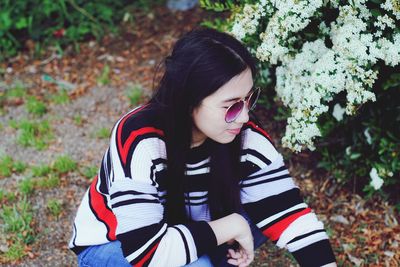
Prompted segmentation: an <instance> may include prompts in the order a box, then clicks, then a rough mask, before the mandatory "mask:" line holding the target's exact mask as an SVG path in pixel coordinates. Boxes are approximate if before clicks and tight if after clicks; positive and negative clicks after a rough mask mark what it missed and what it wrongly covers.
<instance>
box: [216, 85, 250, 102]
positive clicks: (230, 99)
mask: <svg viewBox="0 0 400 267" xmlns="http://www.w3.org/2000/svg"><path fill="white" fill-rule="evenodd" d="M251 92H253V87H251V88H250V91H249V92H248V93H247V95H246V96H249V95H250V94H251ZM239 99H241V97H234V98H229V99H226V100H224V101H222V103H228V102H232V101H234V100H239Z"/></svg>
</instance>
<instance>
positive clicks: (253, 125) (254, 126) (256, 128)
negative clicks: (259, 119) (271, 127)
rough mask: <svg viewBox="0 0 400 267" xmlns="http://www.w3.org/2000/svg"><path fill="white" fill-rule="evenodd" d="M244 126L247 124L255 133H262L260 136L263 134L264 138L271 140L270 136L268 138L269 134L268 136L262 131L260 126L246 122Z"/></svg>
mask: <svg viewBox="0 0 400 267" xmlns="http://www.w3.org/2000/svg"><path fill="white" fill-rule="evenodd" d="M246 124H247V125H250V126H251V127H252V128H253V129H254V130H256V131H258V132H260V133H262V134H263V135H264V136H265V137H267V138H268V139H269V140H272V138H271V136H269V134H268V133H267V132H266V131H264V129H262V128H261V127H260V126H258V125H257V124H255V123H254V122H252V121H248V122H247V123H246Z"/></svg>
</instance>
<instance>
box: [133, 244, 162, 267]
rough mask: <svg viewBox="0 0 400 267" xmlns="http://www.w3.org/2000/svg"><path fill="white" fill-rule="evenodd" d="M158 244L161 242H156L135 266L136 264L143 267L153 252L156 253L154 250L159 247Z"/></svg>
mask: <svg viewBox="0 0 400 267" xmlns="http://www.w3.org/2000/svg"><path fill="white" fill-rule="evenodd" d="M158 244H160V243H157V244H155V245H154V247H152V248H151V250H150V251H149V252H148V253H147V254H146V255H145V256H144V257H143V258H142V259H141V260H140V261H139V262H138V263H136V264H135V267H136V266H137V267H142V266H143V264H145V263H146V262H147V261H148V260H149V259H150V257H151V256H152V254H154V251H155V250H156V249H157V247H158ZM132 266H133V265H132Z"/></svg>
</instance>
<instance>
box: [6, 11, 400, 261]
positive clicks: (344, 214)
mask: <svg viewBox="0 0 400 267" xmlns="http://www.w3.org/2000/svg"><path fill="white" fill-rule="evenodd" d="M204 16H206V14H205V13H204V11H201V10H200V9H196V10H193V11H189V12H185V13H175V14H173V13H170V12H168V11H167V10H165V9H163V8H158V9H156V10H155V11H154V13H153V14H152V15H149V14H142V15H141V16H139V17H138V22H139V24H138V25H140V27H137V28H136V29H132V30H131V31H129V32H126V33H125V34H124V35H122V36H121V37H114V38H111V37H110V38H106V39H105V40H104V42H103V44H102V45H96V44H94V43H91V42H88V43H86V44H83V45H82V48H81V54H80V55H78V56H73V55H68V54H66V55H65V56H64V57H62V58H56V57H54V56H51V54H48V57H47V60H46V59H43V60H42V61H40V60H32V59H31V58H30V57H24V56H20V57H18V58H15V59H14V60H12V61H11V62H9V63H8V65H7V66H6V65H3V66H1V67H3V68H7V67H9V68H10V69H11V71H10V72H9V73H6V74H5V75H4V84H3V86H4V85H7V87H9V85H10V84H12V83H13V81H16V80H19V81H21V82H22V83H23V84H25V85H26V87H27V88H28V89H29V90H28V92H29V94H31V95H35V96H37V97H38V99H46V98H45V95H46V93H47V92H52V93H57V92H58V91H59V90H60V88H59V86H57V85H56V84H54V83H51V82H46V81H45V80H44V78H43V77H44V76H43V75H50V76H52V77H54V78H56V79H58V80H62V81H68V82H69V83H71V84H73V85H74V86H75V87H74V88H73V89H70V91H68V92H69V95H70V99H71V100H70V101H69V102H68V103H65V104H56V103H55V102H54V101H47V100H44V101H45V102H46V103H47V113H46V114H44V115H43V116H42V117H40V120H48V121H49V122H50V124H51V128H52V131H53V135H54V138H53V139H52V140H51V141H50V143H49V146H48V147H47V148H46V149H44V150H41V151H38V150H37V149H35V148H32V147H27V148H25V147H22V146H21V145H18V144H17V138H18V134H19V132H18V131H17V130H16V129H13V128H12V127H10V121H12V120H14V121H20V120H21V119H24V118H25V119H28V120H37V119H38V117H37V116H33V115H32V114H29V113H28V112H27V110H26V105H25V104H24V103H25V102H26V99H25V98H23V99H22V100H21V101H20V102H18V99H17V101H15V102H6V104H5V106H4V109H3V114H2V115H1V117H0V125H2V129H1V131H0V133H1V136H2V138H0V154H1V155H3V154H6V155H11V156H12V158H13V159H15V160H19V161H23V162H25V163H26V164H28V165H29V166H34V165H39V164H47V165H49V164H50V165H51V164H52V163H53V162H54V159H55V157H56V156H59V155H68V156H69V157H71V158H72V159H73V160H74V161H76V162H77V163H78V165H77V168H76V169H75V170H74V171H70V172H68V173H66V174H62V175H60V183H59V185H58V186H57V187H52V188H47V189H46V188H45V189H43V188H36V189H35V190H34V192H33V194H31V195H30V196H29V201H30V203H31V204H32V207H33V211H34V218H33V223H32V226H33V229H34V232H35V235H36V239H35V241H34V242H33V243H32V244H31V245H29V246H27V247H26V248H25V252H26V254H27V256H25V257H24V258H23V259H22V260H21V261H18V262H12V263H6V262H4V261H3V263H2V265H1V266H16V265H18V266H76V257H75V255H74V254H73V253H72V252H70V251H69V250H68V249H67V242H68V240H69V238H70V235H71V222H72V221H73V217H74V216H75V212H76V209H77V206H78V205H79V202H80V200H81V198H82V196H83V194H84V192H85V190H86V189H87V187H88V185H89V183H90V180H89V179H88V178H85V177H84V176H83V175H82V170H83V169H84V168H85V167H88V166H98V165H99V163H100V160H101V157H102V155H103V153H104V151H105V149H106V147H107V145H108V139H107V138H101V137H96V135H99V131H101V130H102V129H103V128H104V129H107V130H110V129H111V128H112V127H113V125H114V123H115V122H116V120H117V119H118V118H119V117H120V116H121V115H122V114H124V113H125V112H127V111H129V110H130V109H131V108H132V105H131V104H130V102H129V98H128V97H127V90H128V89H129V88H131V87H132V86H133V85H132V84H129V83H133V84H140V85H141V88H142V89H141V90H142V92H143V95H148V94H149V92H150V90H151V87H152V79H153V73H154V69H155V67H156V66H157V63H158V62H159V60H160V59H161V58H162V57H163V56H165V55H166V54H167V53H168V51H169V48H170V47H171V44H172V43H173V42H174V41H175V40H176V38H177V37H178V36H179V35H180V33H181V32H183V31H186V30H188V29H190V28H192V27H194V26H196V25H198V23H199V21H201V19H203V18H204ZM107 69H108V70H109V72H107V71H106V70H107ZM105 73H106V75H105ZM99 77H103V78H105V81H106V82H104V83H105V85H99V82H101V81H102V79H100V78H99ZM103 81H104V80H103ZM0 86H1V84H0ZM258 113H259V115H260V117H261V118H262V121H263V122H264V123H265V127H266V128H267V130H268V131H269V133H270V134H271V135H272V136H273V137H274V138H275V140H276V143H279V136H280V133H279V131H281V130H282V124H281V123H276V122H272V116H273V114H272V113H273V112H272V113H271V112H270V111H265V110H263V109H260V110H258ZM277 129H279V130H278V131H277ZM100 136H103V135H100ZM315 162H316V159H315V158H313V156H312V155H311V154H303V155H300V156H295V157H292V158H291V159H290V160H289V161H288V164H289V168H290V170H291V173H292V175H293V176H294V178H295V179H296V181H297V183H298V184H299V185H300V187H301V188H302V191H303V194H304V196H305V198H306V200H307V202H308V203H309V204H310V206H311V208H313V209H314V210H315V211H316V213H317V214H318V216H319V217H320V219H321V220H322V221H323V222H324V223H325V225H326V226H327V229H328V233H329V234H330V236H331V242H332V245H333V247H334V250H335V252H336V254H337V256H338V260H339V263H340V265H342V266H353V265H356V263H357V262H358V263H359V264H360V265H364V266H385V264H386V266H398V265H396V264H398V262H399V260H400V256H399V254H396V253H397V252H396V251H398V250H399V248H398V244H399V242H400V227H399V226H398V223H397V221H398V219H399V217H398V214H396V213H395V212H394V209H393V207H391V206H390V205H387V204H386V203H384V202H382V201H380V200H377V201H373V200H371V201H368V202H366V201H363V200H362V199H361V198H359V197H358V196H356V195H352V193H351V192H350V191H349V190H345V189H339V188H338V187H337V185H336V184H335V182H334V181H333V180H332V179H328V178H327V177H328V174H326V173H323V172H317V171H313V169H314V168H315ZM28 169H29V167H28ZM27 173H29V170H28V171H25V172H24V173H22V174H16V173H13V174H12V175H11V176H9V177H5V178H0V188H3V189H5V190H7V191H11V192H17V197H18V198H19V197H20V196H21V194H20V193H18V192H19V190H21V189H20V187H19V182H20V181H21V180H22V179H24V178H25V177H26V176H27ZM51 199H60V200H62V212H61V214H60V215H59V216H58V217H55V216H52V215H51V214H49V211H48V209H46V205H47V203H48V201H49V200H51ZM1 204H2V205H3V204H4V205H5V204H10V203H7V202H6V201H3V202H2V203H1ZM354 233H357V234H356V235H354ZM0 241H1V242H2V243H1V244H0V250H2V251H3V252H4V246H5V243H6V240H4V237H3V238H0ZM0 255H1V254H0ZM0 262H1V261H0ZM252 266H297V265H296V264H295V263H294V261H293V260H292V259H291V256H290V255H289V253H287V252H285V251H284V250H278V249H276V248H275V247H274V246H273V245H272V243H270V242H269V243H268V244H266V245H265V246H263V247H262V249H260V250H258V251H257V260H256V261H255V263H254V264H253V265H252Z"/></svg>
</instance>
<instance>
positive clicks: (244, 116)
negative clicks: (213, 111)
mask: <svg viewBox="0 0 400 267" xmlns="http://www.w3.org/2000/svg"><path fill="white" fill-rule="evenodd" d="M248 121H249V107H248V106H247V105H244V107H243V109H242V111H241V112H240V114H239V116H238V117H237V118H236V120H235V122H238V123H242V124H244V123H246V122H248Z"/></svg>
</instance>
